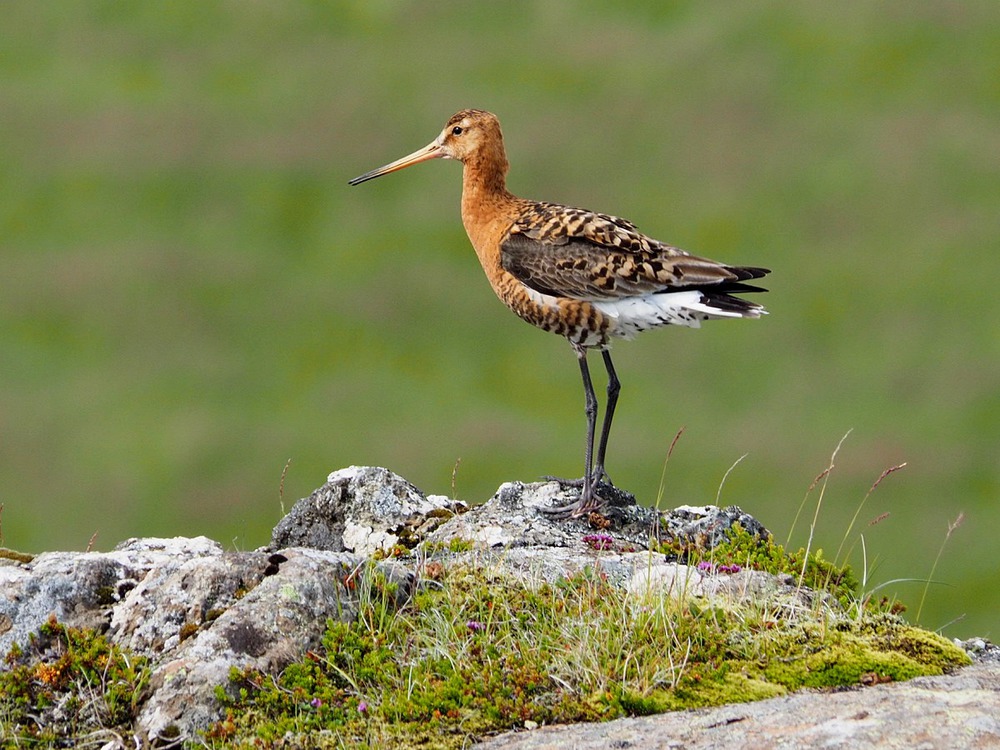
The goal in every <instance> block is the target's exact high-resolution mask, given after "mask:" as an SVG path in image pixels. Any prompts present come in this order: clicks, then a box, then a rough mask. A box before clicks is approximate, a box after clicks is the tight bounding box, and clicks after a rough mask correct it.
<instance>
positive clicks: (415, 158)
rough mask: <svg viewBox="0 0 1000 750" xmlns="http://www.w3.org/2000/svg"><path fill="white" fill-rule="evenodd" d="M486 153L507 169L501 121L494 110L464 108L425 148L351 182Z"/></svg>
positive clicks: (473, 158) (476, 158)
mask: <svg viewBox="0 0 1000 750" xmlns="http://www.w3.org/2000/svg"><path fill="white" fill-rule="evenodd" d="M484 157H488V158H490V159H492V160H497V161H498V162H499V163H500V164H502V165H503V171H504V172H506V163H507V159H506V157H505V156H504V149H503V134H502V133H501V132H500V121H499V120H497V118H496V115H494V114H493V113H492V112H486V111H484V110H481V109H463V110H462V111H461V112H456V113H455V114H453V115H452V116H451V117H450V118H449V120H448V123H447V124H446V125H445V126H444V129H443V130H442V131H441V134H440V135H439V136H438V137H437V138H435V139H434V140H433V141H431V142H430V143H428V144H427V145H426V146H424V147H423V148H422V149H419V150H417V151H414V152H413V153H412V154H408V155H407V156H404V157H403V158H402V159H397V160H396V161H394V162H390V163H389V164H386V165H385V166H382V167H379V168H378V169H373V170H372V171H371V172H366V173H365V174H363V175H361V176H359V177H355V178H354V179H353V180H351V181H350V183H349V184H351V185H359V184H361V183H362V182H367V181H368V180H373V179H375V178H376V177H381V176H382V175H384V174H389V173H390V172H396V171H398V170H400V169H405V168H406V167H410V166H413V165H414V164H419V163H420V162H422V161H428V160H430V159H455V160H457V161H460V162H462V163H463V164H465V163H468V162H471V161H476V160H481V159H483V158H484Z"/></svg>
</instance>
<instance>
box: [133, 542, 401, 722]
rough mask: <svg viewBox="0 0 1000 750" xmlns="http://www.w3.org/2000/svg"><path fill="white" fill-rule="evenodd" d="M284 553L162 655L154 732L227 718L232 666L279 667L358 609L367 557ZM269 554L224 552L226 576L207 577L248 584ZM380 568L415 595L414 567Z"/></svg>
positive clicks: (150, 717)
mask: <svg viewBox="0 0 1000 750" xmlns="http://www.w3.org/2000/svg"><path fill="white" fill-rule="evenodd" d="M279 556H280V557H281V558H284V559H283V560H281V562H280V563H279V564H278V570H277V571H276V572H275V573H274V574H273V575H269V576H267V577H263V578H262V579H261V578H260V576H259V575H258V576H257V578H258V580H259V582H258V583H257V584H256V585H254V586H253V587H252V588H251V589H250V590H249V591H247V592H246V594H245V595H244V596H242V597H238V598H235V599H234V600H233V601H231V602H230V606H228V607H226V608H225V609H224V610H223V611H222V612H221V614H219V615H218V617H216V618H215V619H210V620H203V621H202V623H201V624H200V626H199V627H198V630H197V633H196V634H193V635H191V636H190V637H189V638H188V639H186V640H185V641H184V643H183V644H182V645H180V647H179V648H176V649H174V650H172V651H170V652H168V653H169V656H168V658H164V659H161V660H160V661H159V664H158V666H157V667H156V668H155V669H154V671H153V675H152V678H151V680H150V685H151V688H152V696H151V697H150V699H149V700H148V701H147V702H146V704H145V706H144V707H143V709H142V712H141V713H140V715H139V719H138V722H137V726H138V728H139V729H141V730H142V731H144V732H145V733H146V734H147V735H148V736H150V737H162V738H172V737H178V736H180V737H191V736H193V735H194V734H195V732H196V731H197V730H198V729H204V728H206V727H207V726H208V725H209V724H211V722H213V721H216V720H218V719H219V718H220V711H219V705H218V702H217V700H216V697H215V688H216V686H220V685H221V686H223V687H228V686H229V684H230V683H229V673H230V670H231V669H232V668H234V667H235V668H239V669H246V668H253V669H257V670H260V671H262V672H264V673H271V674H277V673H278V672H280V671H281V670H282V669H283V668H284V667H286V666H287V665H288V664H290V663H291V662H292V661H295V660H296V659H299V658H301V656H302V655H303V654H304V653H305V652H306V651H308V650H310V649H314V648H316V647H318V646H319V643H320V640H321V638H322V636H323V633H324V631H325V629H326V622H327V620H328V619H338V620H342V621H345V622H346V621H351V620H353V619H354V618H355V617H356V616H357V597H356V595H355V594H354V593H353V592H354V591H355V589H356V588H357V587H359V586H363V585H364V584H363V581H361V580H360V576H363V575H365V574H366V571H367V568H366V566H365V560H364V559H363V558H360V557H358V556H356V555H351V554H348V553H343V552H328V551H321V550H310V549H288V550H284V551H283V552H282V553H280V555H279ZM269 557H270V558H271V559H272V560H273V559H274V558H275V555H270V556H268V555H265V554H264V553H230V554H228V555H225V556H223V558H222V559H221V560H219V561H217V562H216V564H215V565H213V566H211V569H212V570H214V571H219V572H221V575H216V576H212V575H208V576H207V580H209V581H210V582H211V583H212V585H210V586H209V587H208V588H209V590H214V589H216V588H217V586H216V585H215V584H216V583H218V582H224V581H228V582H230V583H232V584H237V585H245V584H246V581H247V580H248V579H252V577H253V575H254V574H253V566H254V565H256V569H257V570H260V571H262V570H264V569H265V567H266V565H267V562H268V558H269ZM202 567H203V568H205V567H208V566H202ZM378 569H380V570H381V572H382V573H383V574H385V575H386V577H387V578H388V579H389V580H390V581H391V582H393V583H397V584H400V585H399V586H398V588H397V596H399V597H400V599H401V600H402V599H405V598H407V597H409V595H410V593H411V591H412V589H413V581H414V578H413V576H412V575H411V574H410V573H408V572H406V571H405V570H403V569H402V567H401V566H399V565H396V564H394V563H382V564H380V565H379V566H378ZM171 578H172V579H173V581H172V582H173V584H174V586H173V587H174V588H176V586H177V585H183V583H182V579H183V570H178V571H177V573H175V574H174V575H173V576H172V577H171ZM170 583H171V581H169V580H168V581H167V585H168V586H169V585H170ZM162 598H163V599H164V600H165V601H169V600H170V599H171V598H172V596H171V594H170V593H169V592H168V593H165V594H163V595H162ZM217 603H220V604H221V603H222V600H221V599H220V600H218V601H217ZM399 603H400V604H401V603H402V601H400V602H399ZM199 609H200V608H199Z"/></svg>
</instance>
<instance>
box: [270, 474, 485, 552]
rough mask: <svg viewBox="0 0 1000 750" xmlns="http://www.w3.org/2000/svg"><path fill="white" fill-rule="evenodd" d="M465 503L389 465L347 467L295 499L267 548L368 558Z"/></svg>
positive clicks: (406, 542) (415, 536)
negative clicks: (420, 485) (424, 487)
mask: <svg viewBox="0 0 1000 750" xmlns="http://www.w3.org/2000/svg"><path fill="white" fill-rule="evenodd" d="M465 508H466V505H465V503H462V502H457V501H453V500H449V499H448V498H445V497H441V496H438V495H432V496H429V497H428V496H426V495H424V494H423V493H422V492H421V491H420V490H418V489H417V488H416V487H414V486H413V485H412V484H410V483H409V482H407V481H406V480H405V479H403V478H402V477H400V476H399V475H397V474H393V473H392V472H391V471H389V470H388V469H383V468H380V467H377V466H351V467H349V468H346V469H341V470H340V471H335V472H333V473H332V474H330V476H329V477H327V481H326V484H324V485H323V486H322V487H320V488H319V489H318V490H316V491H315V492H313V493H312V494H311V495H310V496H309V497H307V498H304V499H302V500H299V501H298V502H297V503H296V504H295V506H294V507H293V508H292V510H291V512H289V513H288V515H286V516H285V517H284V518H282V519H281V521H279V522H278V525H277V526H275V528H274V533H273V534H272V536H271V549H281V548H283V547H311V548H312V549H323V550H330V551H332V552H345V551H347V552H355V553H357V554H359V555H364V556H366V557H370V556H371V555H374V554H375V553H376V552H379V551H381V552H384V553H387V552H390V551H391V550H392V548H393V547H394V546H396V545H397V544H402V545H403V546H404V547H406V548H412V547H414V546H415V545H416V543H417V542H419V541H420V540H421V539H422V538H423V536H424V535H425V534H426V533H427V532H429V531H430V530H432V529H433V528H435V527H436V526H438V525H439V524H440V523H442V522H443V521H445V520H447V519H449V518H451V517H452V516H454V515H455V514H456V513H461V512H462V511H464V510H465Z"/></svg>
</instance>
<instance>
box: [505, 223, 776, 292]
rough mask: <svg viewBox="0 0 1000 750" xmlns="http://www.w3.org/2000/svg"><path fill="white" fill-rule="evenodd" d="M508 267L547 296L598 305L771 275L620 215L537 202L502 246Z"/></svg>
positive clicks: (514, 227) (512, 230) (516, 224)
mask: <svg viewBox="0 0 1000 750" xmlns="http://www.w3.org/2000/svg"><path fill="white" fill-rule="evenodd" d="M501 264H502V265H503V267H504V269H505V270H506V271H507V272H508V273H510V274H511V275H513V276H514V277H516V278H517V279H518V280H520V281H521V282H523V283H524V284H526V285H527V286H529V287H531V288H532V289H535V290H536V291H539V292H541V293H543V294H550V295H554V296H557V297H573V298H576V299H591V300H600V299H617V298H621V297H627V296H634V295H641V294H654V293H656V292H665V291H680V290H682V289H686V288H694V287H704V286H716V285H726V284H727V282H729V283H732V282H738V281H741V280H743V279H749V278H758V277H760V276H763V275H764V273H766V271H764V269H749V268H747V269H743V268H734V267H730V266H725V265H722V264H720V263H716V262H715V261H711V260H706V259H704V258H698V257H696V256H694V255H690V254H688V253H686V252H684V251H683V250H680V249H678V248H676V247H671V246H670V245H665V244H663V243H662V242H659V241H657V240H654V239H653V238H651V237H647V236H646V235H644V234H642V233H641V232H639V231H638V230H637V229H636V228H635V225H633V224H632V223H630V222H628V221H626V220H624V219H619V218H617V217H615V216H608V215H607V214H597V213H593V212H590V211H584V210H583V209H579V208H570V207H567V206H560V205H557V204H552V203H536V204H530V206H529V208H528V210H526V211H525V213H524V214H523V215H522V217H521V218H520V219H519V220H518V221H517V222H515V224H514V225H513V226H512V227H511V229H510V232H509V233H508V235H507V236H506V237H505V238H504V239H503V241H502V242H501Z"/></svg>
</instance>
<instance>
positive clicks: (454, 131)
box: [451, 125, 462, 135]
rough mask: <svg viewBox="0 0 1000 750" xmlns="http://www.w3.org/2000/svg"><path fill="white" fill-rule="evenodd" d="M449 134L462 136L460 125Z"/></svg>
mask: <svg viewBox="0 0 1000 750" xmlns="http://www.w3.org/2000/svg"><path fill="white" fill-rule="evenodd" d="M451 134H452V135H462V126H461V125H456V126H455V127H453V128H452V129H451Z"/></svg>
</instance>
